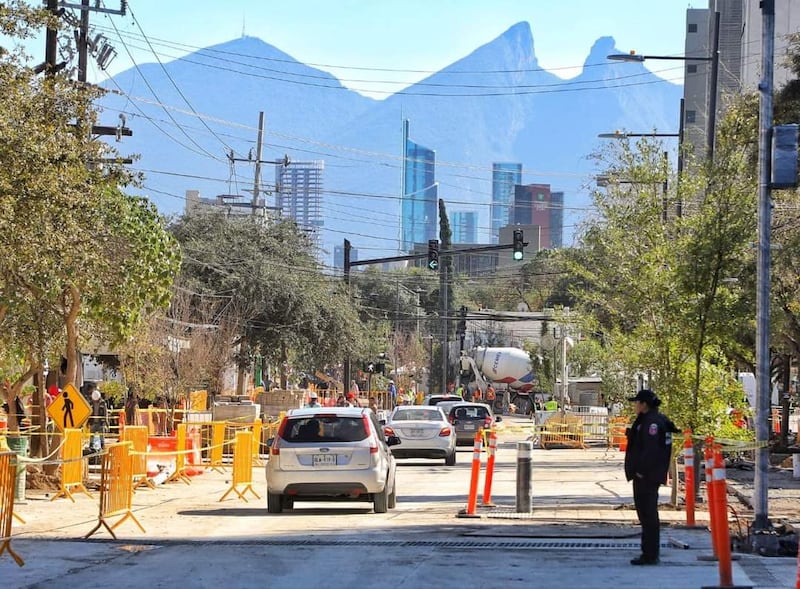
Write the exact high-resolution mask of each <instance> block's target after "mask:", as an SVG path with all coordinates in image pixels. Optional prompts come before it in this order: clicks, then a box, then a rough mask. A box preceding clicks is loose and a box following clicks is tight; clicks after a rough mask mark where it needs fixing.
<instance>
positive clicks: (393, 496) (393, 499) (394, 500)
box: [388, 486, 397, 509]
mask: <svg viewBox="0 0 800 589" xmlns="http://www.w3.org/2000/svg"><path fill="white" fill-rule="evenodd" d="M388 507H389V509H394V508H395V507H397V487H396V486H394V487H392V492H391V493H390V494H389V503H388Z"/></svg>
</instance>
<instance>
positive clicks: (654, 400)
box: [628, 389, 659, 407]
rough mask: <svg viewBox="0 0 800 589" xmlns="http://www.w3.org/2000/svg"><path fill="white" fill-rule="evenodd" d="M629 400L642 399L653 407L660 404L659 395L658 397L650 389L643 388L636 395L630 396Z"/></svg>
mask: <svg viewBox="0 0 800 589" xmlns="http://www.w3.org/2000/svg"><path fill="white" fill-rule="evenodd" d="M628 401H641V402H642V403H647V404H648V405H650V406H651V407H652V406H655V405H658V404H659V399H658V397H656V394H655V393H654V392H653V391H651V390H650V389H642V390H641V391H639V392H638V393H636V396H635V397H628Z"/></svg>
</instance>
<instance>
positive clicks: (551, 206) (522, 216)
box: [501, 184, 564, 250]
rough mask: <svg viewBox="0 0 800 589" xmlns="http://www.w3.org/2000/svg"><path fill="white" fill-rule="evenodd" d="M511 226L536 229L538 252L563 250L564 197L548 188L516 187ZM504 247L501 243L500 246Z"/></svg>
mask: <svg viewBox="0 0 800 589" xmlns="http://www.w3.org/2000/svg"><path fill="white" fill-rule="evenodd" d="M511 208H512V215H511V223H510V224H511V225H522V226H527V225H536V226H538V227H539V228H540V230H539V241H538V243H536V244H535V246H536V250H540V249H552V248H556V247H561V244H562V240H563V237H562V235H563V226H564V193H563V192H552V191H551V190H550V185H549V184H525V185H517V186H515V187H514V203H513V205H512V207H511ZM501 243H502V242H501Z"/></svg>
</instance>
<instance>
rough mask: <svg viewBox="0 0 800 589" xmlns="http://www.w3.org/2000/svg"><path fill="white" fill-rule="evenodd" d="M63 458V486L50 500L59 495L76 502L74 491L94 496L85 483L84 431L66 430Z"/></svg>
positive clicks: (62, 451) (62, 448)
mask: <svg viewBox="0 0 800 589" xmlns="http://www.w3.org/2000/svg"><path fill="white" fill-rule="evenodd" d="M61 460H62V464H61V488H60V489H59V491H58V493H56V494H55V495H53V497H52V498H51V499H50V501H55V500H56V499H58V498H59V497H66V498H67V499H70V500H71V501H72V502H73V503H74V502H75V497H73V496H72V493H73V491H82V492H84V493H86V495H88V496H89V497H92V494H91V493H90V492H89V491H88V489H87V488H86V487H85V486H84V485H83V472H84V468H85V466H86V458H85V457H84V456H83V433H82V432H81V430H79V429H73V428H67V429H65V430H64V444H63V446H62V447H61ZM92 498H93V497H92Z"/></svg>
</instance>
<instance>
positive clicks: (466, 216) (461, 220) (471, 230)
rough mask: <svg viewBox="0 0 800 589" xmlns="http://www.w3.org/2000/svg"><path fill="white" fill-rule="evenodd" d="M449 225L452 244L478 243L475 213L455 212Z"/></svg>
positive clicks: (476, 216)
mask: <svg viewBox="0 0 800 589" xmlns="http://www.w3.org/2000/svg"><path fill="white" fill-rule="evenodd" d="M450 225H451V227H450V228H451V229H452V231H453V243H478V213H476V212H475V211H455V212H454V213H453V221H452V223H451V224H450Z"/></svg>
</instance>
